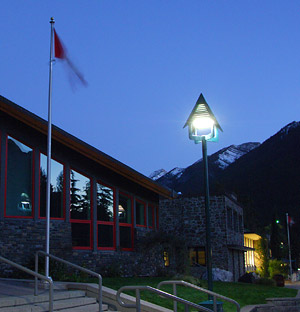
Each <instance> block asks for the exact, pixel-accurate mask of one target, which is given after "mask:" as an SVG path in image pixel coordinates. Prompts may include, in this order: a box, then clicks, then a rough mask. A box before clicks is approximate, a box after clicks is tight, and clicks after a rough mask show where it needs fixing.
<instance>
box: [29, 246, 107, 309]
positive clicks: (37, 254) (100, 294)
mask: <svg viewBox="0 0 300 312" xmlns="http://www.w3.org/2000/svg"><path fill="white" fill-rule="evenodd" d="M39 254H42V255H44V256H45V257H49V258H52V259H54V260H56V261H58V262H61V263H64V264H66V265H69V266H71V267H73V268H75V269H77V270H79V271H82V272H84V273H87V274H89V275H92V276H95V277H97V278H98V281H99V283H98V284H99V289H98V302H99V312H102V276H101V275H100V274H98V273H96V272H93V271H91V270H88V269H85V268H83V267H81V266H79V265H77V264H74V263H72V262H69V261H66V260H64V259H61V258H58V257H56V256H54V255H51V254H49V253H46V252H44V251H41V250H39V251H37V252H36V254H35V272H38V269H39V268H38V266H39V259H38V258H39ZM34 288H35V289H36V290H37V278H35V283H34Z"/></svg>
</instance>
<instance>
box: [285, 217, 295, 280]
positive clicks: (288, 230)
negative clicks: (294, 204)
mask: <svg viewBox="0 0 300 312" xmlns="http://www.w3.org/2000/svg"><path fill="white" fill-rule="evenodd" d="M285 215H286V227H287V238H288V246H289V262H290V277H291V279H292V274H293V269H292V256H291V242H290V226H289V214H288V213H286V214H285Z"/></svg>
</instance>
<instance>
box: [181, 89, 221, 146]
mask: <svg viewBox="0 0 300 312" xmlns="http://www.w3.org/2000/svg"><path fill="white" fill-rule="evenodd" d="M186 126H188V127H189V138H190V140H193V141H194V142H195V143H196V144H197V143H200V142H202V140H204V139H205V140H206V141H213V142H216V141H218V130H220V131H223V130H222V128H221V126H220V125H219V123H218V121H217V119H216V117H215V115H214V114H213V112H212V110H211V109H210V107H209V106H208V104H207V102H206V101H205V98H204V96H203V94H202V93H201V94H200V96H199V98H198V100H197V102H196V104H195V106H194V108H193V110H192V112H191V114H190V116H189V118H188V120H187V121H186V123H185V125H184V127H183V128H185V127H186Z"/></svg>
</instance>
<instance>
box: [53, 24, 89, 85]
mask: <svg viewBox="0 0 300 312" xmlns="http://www.w3.org/2000/svg"><path fill="white" fill-rule="evenodd" d="M54 56H55V58H57V59H60V60H62V61H64V62H65V63H66V65H67V70H68V72H69V79H70V83H71V85H72V87H74V83H75V79H76V80H78V81H79V82H81V83H82V84H83V85H84V86H87V82H86V80H85V79H84V77H83V75H82V74H81V73H80V71H79V70H78V69H77V68H76V67H75V66H74V64H73V63H72V62H71V60H70V58H69V56H68V53H67V49H66V48H65V46H64V45H63V43H62V41H61V39H60V38H59V36H58V35H57V33H56V31H55V29H54Z"/></svg>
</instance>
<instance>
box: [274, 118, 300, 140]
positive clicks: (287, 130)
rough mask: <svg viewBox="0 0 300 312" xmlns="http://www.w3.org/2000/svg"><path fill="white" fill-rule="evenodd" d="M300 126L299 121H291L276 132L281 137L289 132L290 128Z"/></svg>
mask: <svg viewBox="0 0 300 312" xmlns="http://www.w3.org/2000/svg"><path fill="white" fill-rule="evenodd" d="M299 126H300V121H293V122H291V123H290V124H288V125H287V126H285V127H284V128H282V129H281V130H280V131H279V132H278V133H279V134H280V135H281V138H282V137H284V136H285V135H287V134H288V133H289V131H290V130H291V129H294V128H297V127H299Z"/></svg>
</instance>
